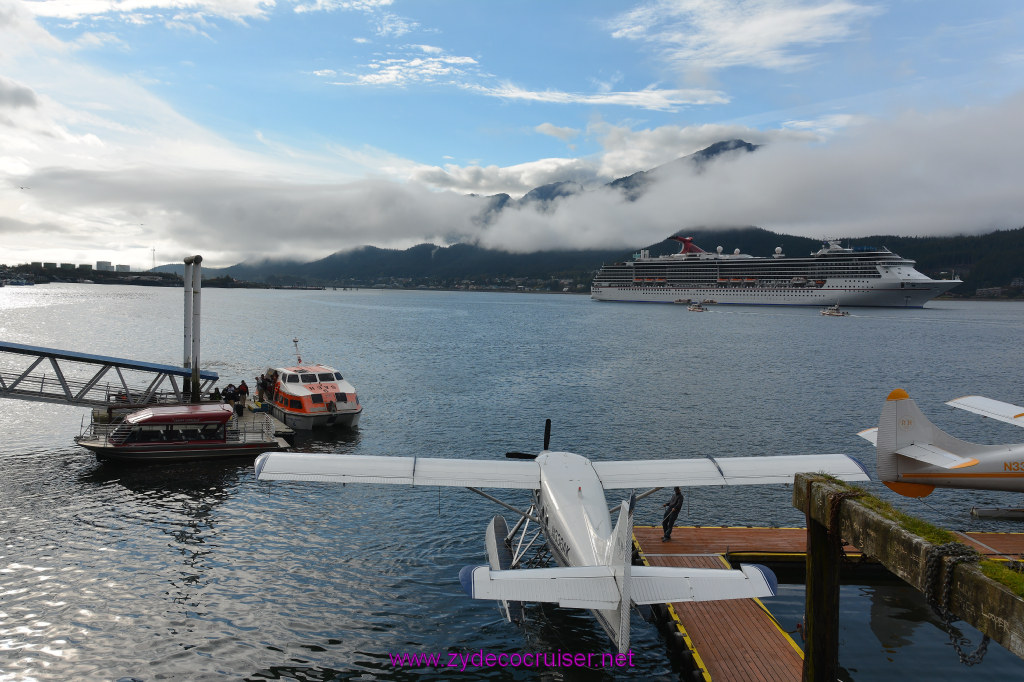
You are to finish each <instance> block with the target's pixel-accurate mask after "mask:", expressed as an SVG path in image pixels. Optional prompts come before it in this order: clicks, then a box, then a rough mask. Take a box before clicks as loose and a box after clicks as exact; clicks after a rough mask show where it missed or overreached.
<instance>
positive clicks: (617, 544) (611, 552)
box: [605, 494, 636, 653]
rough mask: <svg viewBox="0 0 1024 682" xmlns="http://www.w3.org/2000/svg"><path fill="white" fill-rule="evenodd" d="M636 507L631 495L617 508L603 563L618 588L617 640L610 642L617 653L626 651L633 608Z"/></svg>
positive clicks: (634, 495)
mask: <svg viewBox="0 0 1024 682" xmlns="http://www.w3.org/2000/svg"><path fill="white" fill-rule="evenodd" d="M635 504H636V494H633V495H631V496H630V498H629V500H628V501H623V503H622V505H621V506H620V507H619V520H618V521H617V522H616V523H615V529H614V530H613V531H612V537H611V541H610V542H609V543H608V554H607V556H606V559H605V561H606V563H607V564H608V565H609V566H611V567H612V568H613V572H614V574H615V581H616V582H617V583H618V588H619V603H618V614H617V616H618V628H617V629H616V630H615V631H616V633H617V636H616V637H614V638H613V639H615V640H616V642H615V644H616V645H617V646H618V648H619V652H620V653H621V652H625V651H627V650H628V649H629V637H630V630H629V618H630V613H631V609H632V608H633V601H632V568H633V566H632V564H633V507H634V505H635Z"/></svg>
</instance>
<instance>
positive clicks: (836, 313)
mask: <svg viewBox="0 0 1024 682" xmlns="http://www.w3.org/2000/svg"><path fill="white" fill-rule="evenodd" d="M821 314H822V315H827V316H829V317H846V316H847V315H849V314H850V313H849V312H848V311H846V310H840V309H839V304H838V303H836V304H835V305H830V306H829V307H827V308H822V310H821Z"/></svg>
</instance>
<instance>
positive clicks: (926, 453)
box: [862, 388, 980, 496]
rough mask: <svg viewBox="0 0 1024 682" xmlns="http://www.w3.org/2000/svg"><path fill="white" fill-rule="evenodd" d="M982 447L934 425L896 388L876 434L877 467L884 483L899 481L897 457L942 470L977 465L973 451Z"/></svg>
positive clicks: (885, 408) (880, 418)
mask: <svg viewBox="0 0 1024 682" xmlns="http://www.w3.org/2000/svg"><path fill="white" fill-rule="evenodd" d="M862 434H863V432H862ZM979 449H980V448H979V446H977V445H975V444H974V443H968V442H966V441H962V440H960V439H959V438H954V437H953V436H951V435H949V434H948V433H946V432H945V431H943V430H942V429H940V428H939V427H937V426H935V425H934V424H932V423H931V421H929V420H928V417H926V416H924V413H923V412H921V410H920V409H919V408H918V407H917V404H916V403H915V402H914V401H913V400H912V399H911V398H910V396H909V395H908V394H907V392H906V391H904V390H903V389H900V388H898V389H896V390H895V391H893V392H892V393H890V394H889V397H888V398H886V401H885V406H884V407H883V408H882V415H881V417H879V420H878V431H877V434H876V437H875V452H876V458H877V460H876V467H877V470H878V477H879V479H881V480H882V481H883V482H895V481H898V480H899V458H898V456H902V457H907V458H909V459H913V460H916V461H918V462H922V463H924V464H928V465H930V466H934V467H939V468H941V469H958V468H962V467H969V466H973V465H975V464H977V463H978V460H977V459H976V458H975V457H974V456H973V454H975V453H977V452H978V450H979ZM901 485H911V484H901ZM890 487H892V486H890ZM921 487H925V488H930V486H921ZM897 492H900V491H899V490H897ZM910 492H917V493H923V492H924V491H923V490H917V491H910ZM928 492H931V490H930V489H929V491H928ZM924 494H927V493H924ZM912 496H920V495H912Z"/></svg>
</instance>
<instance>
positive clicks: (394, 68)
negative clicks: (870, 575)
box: [336, 56, 476, 86]
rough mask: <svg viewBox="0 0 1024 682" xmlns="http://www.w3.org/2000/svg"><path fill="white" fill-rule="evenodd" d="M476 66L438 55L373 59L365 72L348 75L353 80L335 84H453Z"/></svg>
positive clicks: (464, 59)
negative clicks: (441, 82)
mask: <svg viewBox="0 0 1024 682" xmlns="http://www.w3.org/2000/svg"><path fill="white" fill-rule="evenodd" d="M474 66H476V60H474V59H473V58H472V57H456V56H440V57H429V56H428V57H420V56H417V57H412V58H399V57H392V58H388V59H379V60H374V61H373V62H371V63H370V64H368V65H367V67H366V69H367V72H365V73H362V74H347V75H349V76H350V77H351V78H352V79H353V80H351V81H348V82H345V81H336V84H337V85H395V86H405V85H410V84H414V83H433V82H437V81H443V82H452V81H453V80H456V79H459V78H462V77H464V76H466V74H467V73H468V71H467V67H474Z"/></svg>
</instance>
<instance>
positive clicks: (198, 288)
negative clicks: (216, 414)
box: [191, 256, 203, 403]
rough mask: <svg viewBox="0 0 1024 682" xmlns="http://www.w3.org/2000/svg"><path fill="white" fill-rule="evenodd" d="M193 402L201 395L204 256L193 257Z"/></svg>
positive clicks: (197, 400) (196, 401)
mask: <svg viewBox="0 0 1024 682" xmlns="http://www.w3.org/2000/svg"><path fill="white" fill-rule="evenodd" d="M192 262H193V267H192V387H191V393H192V402H194V403H198V402H199V399H200V395H199V317H200V305H199V303H200V295H201V294H202V289H203V273H202V270H203V268H202V265H201V263H202V262H203V257H202V256H193V257H192Z"/></svg>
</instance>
